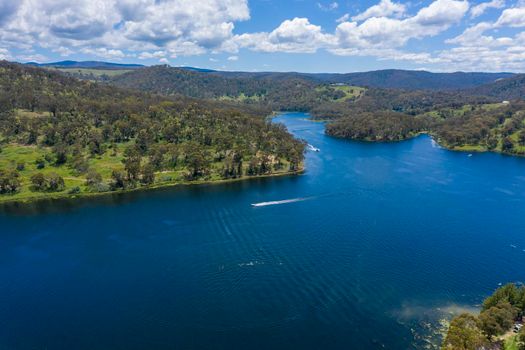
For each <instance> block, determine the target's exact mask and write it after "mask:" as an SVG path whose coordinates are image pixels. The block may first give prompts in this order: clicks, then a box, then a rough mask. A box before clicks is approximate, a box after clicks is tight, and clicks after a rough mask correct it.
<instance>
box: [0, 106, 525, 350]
mask: <svg viewBox="0 0 525 350" xmlns="http://www.w3.org/2000/svg"><path fill="white" fill-rule="evenodd" d="M306 117H307V116H306V115H304V114H287V115H283V116H280V117H279V118H277V119H276V122H283V123H285V124H286V125H287V127H288V128H289V130H290V131H292V132H293V133H294V134H295V135H297V136H298V137H301V138H304V139H306V140H307V141H308V142H309V143H310V144H312V145H313V146H315V147H318V148H320V149H321V152H318V153H317V152H308V153H307V156H306V166H307V171H306V173H305V174H304V175H302V176H291V177H281V178H273V179H260V180H253V181H244V182H238V183H230V184H225V185H204V186H181V187H179V188H171V189H163V190H155V191H146V192H137V193H131V194H123V195H114V196H106V197H100V198H94V199H86V200H73V201H70V200H63V201H55V202H39V203H37V204H33V205H22V206H21V205H7V206H3V207H1V209H0V231H1V234H0V349H2V350H7V349H9V350H10V349H68V350H70V349H90V350H91V349H112V350H114V349H126V350H131V349H291V348H294V349H410V348H414V347H421V346H422V343H424V341H425V337H426V336H427V334H426V333H431V330H432V326H428V327H427V328H425V327H426V326H424V325H425V324H426V322H427V320H432V318H433V317H435V315H438V314H439V315H440V316H439V317H441V316H443V314H444V315H445V316H447V315H449V313H450V312H451V311H457V310H459V309H462V308H472V307H475V306H476V305H477V304H479V302H480V301H481V300H482V299H483V297H484V296H486V295H487V294H488V293H490V292H491V291H492V290H493V289H494V288H496V287H497V286H498V283H501V282H503V283H504V282H508V281H517V280H523V279H524V271H525V251H524V249H525V201H524V199H525V159H520V158H512V157H506V156H501V155H497V154H474V155H472V156H471V157H469V156H468V154H467V153H456V152H450V151H447V150H444V149H441V148H439V147H437V146H435V145H433V143H432V140H431V139H430V138H429V137H427V136H421V137H418V138H416V139H413V140H409V141H405V142H399V143H377V144H371V143H360V142H351V141H344V140H337V139H333V138H329V137H327V136H325V135H324V133H323V124H321V123H314V122H311V121H308V120H306ZM289 199H301V200H298V201H292V202H288V203H283V204H276V203H271V204H272V205H266V206H260V207H252V206H251V204H252V203H261V202H271V201H279V200H289Z"/></svg>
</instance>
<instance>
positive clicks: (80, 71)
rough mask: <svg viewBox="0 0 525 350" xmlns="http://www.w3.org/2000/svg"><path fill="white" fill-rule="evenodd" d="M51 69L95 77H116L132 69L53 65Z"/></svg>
mask: <svg viewBox="0 0 525 350" xmlns="http://www.w3.org/2000/svg"><path fill="white" fill-rule="evenodd" d="M49 69H52V70H58V71H61V72H64V73H69V74H82V75H90V74H93V75H94V76H95V77H100V76H102V75H107V76H109V77H114V76H117V75H121V74H124V73H128V72H131V71H132V70H131V69H93V68H54V67H51V68H49Z"/></svg>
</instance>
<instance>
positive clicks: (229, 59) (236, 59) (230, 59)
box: [228, 56, 239, 61]
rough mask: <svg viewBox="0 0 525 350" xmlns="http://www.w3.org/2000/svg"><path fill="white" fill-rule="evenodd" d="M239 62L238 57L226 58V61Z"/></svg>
mask: <svg viewBox="0 0 525 350" xmlns="http://www.w3.org/2000/svg"><path fill="white" fill-rule="evenodd" d="M238 60H239V56H230V57H228V61H238Z"/></svg>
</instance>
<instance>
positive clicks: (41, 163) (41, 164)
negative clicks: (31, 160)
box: [35, 158, 46, 169]
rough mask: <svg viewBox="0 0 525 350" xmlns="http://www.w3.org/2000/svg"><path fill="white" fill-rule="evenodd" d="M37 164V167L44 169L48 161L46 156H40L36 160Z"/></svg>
mask: <svg viewBox="0 0 525 350" xmlns="http://www.w3.org/2000/svg"><path fill="white" fill-rule="evenodd" d="M35 165H36V168H37V169H44V168H45V167H46V161H45V159H44V158H38V159H37V160H35Z"/></svg>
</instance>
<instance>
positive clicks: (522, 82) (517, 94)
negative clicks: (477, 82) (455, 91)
mask: <svg viewBox="0 0 525 350" xmlns="http://www.w3.org/2000/svg"><path fill="white" fill-rule="evenodd" d="M469 92H470V93H471V94H473V95H483V96H492V97H496V98H498V99H499V100H516V99H525V74H518V75H515V76H513V77H510V78H508V79H499V80H497V81H495V82H493V83H490V84H484V85H481V86H478V87H476V88H473V89H470V90H469Z"/></svg>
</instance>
